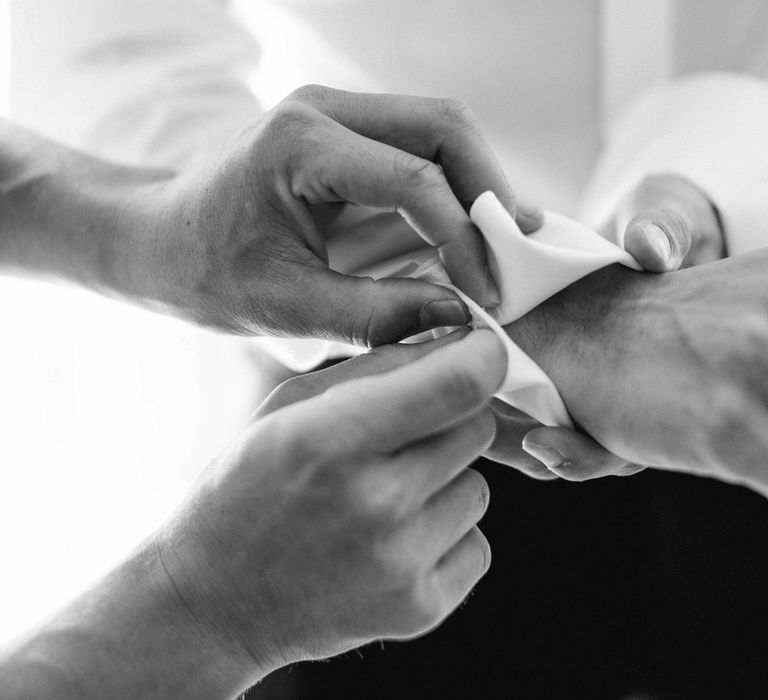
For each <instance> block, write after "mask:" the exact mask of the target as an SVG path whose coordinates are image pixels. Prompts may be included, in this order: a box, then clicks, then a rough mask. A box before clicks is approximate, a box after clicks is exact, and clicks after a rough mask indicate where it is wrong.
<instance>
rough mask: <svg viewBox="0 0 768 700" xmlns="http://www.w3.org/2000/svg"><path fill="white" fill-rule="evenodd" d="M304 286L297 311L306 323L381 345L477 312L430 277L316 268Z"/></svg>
mask: <svg viewBox="0 0 768 700" xmlns="http://www.w3.org/2000/svg"><path fill="white" fill-rule="evenodd" d="M301 287H302V302H303V305H302V308H301V309H300V310H298V311H297V314H296V316H301V317H302V321H301V322H302V324H303V325H302V326H301V327H303V328H307V329H308V332H309V334H311V335H316V336H318V337H322V336H326V337H328V336H329V335H331V336H332V337H333V338H334V339H336V340H341V341H343V342H347V343H352V344H354V345H364V346H367V347H375V346H377V345H382V344H385V343H392V342H395V341H398V340H402V339H403V338H407V337H409V336H412V335H415V334H417V333H420V332H422V331H426V330H431V329H433V328H442V327H445V326H463V325H465V324H467V323H468V322H469V321H470V318H471V317H470V315H469V312H468V310H467V307H466V306H465V304H464V302H462V301H461V300H460V299H459V298H458V297H457V296H456V295H455V294H454V293H453V292H452V291H450V290H449V289H446V288H445V287H443V286H440V285H435V284H431V283H429V282H426V281H424V280H416V279H399V278H398V279H380V280H373V279H371V278H369V277H354V276H351V275H342V274H339V273H338V272H334V271H333V270H329V269H320V268H315V269H313V270H312V272H311V273H309V274H305V275H304V277H303V279H302V284H301ZM329 329H331V331H330V332H329Z"/></svg>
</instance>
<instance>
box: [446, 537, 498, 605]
mask: <svg viewBox="0 0 768 700" xmlns="http://www.w3.org/2000/svg"><path fill="white" fill-rule="evenodd" d="M490 566H491V546H490V544H489V543H488V540H487V539H486V537H485V535H484V534H483V533H482V532H481V531H480V528H479V527H477V526H475V527H473V528H472V529H471V530H470V531H469V532H468V533H467V534H466V535H464V537H462V538H461V539H460V540H459V541H458V542H457V543H456V544H455V545H454V546H453V548H452V549H450V550H449V551H448V553H447V554H446V555H445V556H444V557H443V558H442V559H441V560H440V562H439V563H438V565H437V567H436V568H435V578H436V581H437V586H438V589H439V590H440V591H441V592H442V594H443V600H444V605H445V614H446V615H447V614H448V613H450V612H451V611H452V610H454V609H455V608H456V607H457V606H458V605H459V604H460V603H461V602H462V601H463V600H464V598H466V597H467V595H468V594H469V592H470V591H471V590H472V588H474V586H475V584H476V583H477V582H478V581H479V580H480V579H481V578H482V577H483V576H484V575H485V574H486V573H487V571H488V569H489V568H490Z"/></svg>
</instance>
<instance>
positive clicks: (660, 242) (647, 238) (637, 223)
mask: <svg viewBox="0 0 768 700" xmlns="http://www.w3.org/2000/svg"><path fill="white" fill-rule="evenodd" d="M624 247H625V248H626V250H627V251H628V252H630V253H631V254H632V255H633V256H634V258H635V259H636V260H637V262H639V263H640V264H641V265H642V266H643V268H644V269H645V270H647V271H648V272H670V271H672V270H677V269H678V268H679V267H680V265H681V264H682V262H683V259H684V258H685V256H686V255H687V254H688V250H689V249H690V247H691V232H690V229H689V227H688V225H687V224H686V221H685V219H684V218H683V216H682V215H681V214H679V213H678V212H676V211H674V210H672V209H667V208H659V209H648V210H645V211H643V212H641V213H640V214H637V215H636V216H635V217H634V218H633V219H632V220H631V221H630V222H629V224H628V225H627V230H626V232H625V234H624Z"/></svg>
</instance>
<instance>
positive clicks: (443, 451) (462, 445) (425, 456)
mask: <svg viewBox="0 0 768 700" xmlns="http://www.w3.org/2000/svg"><path fill="white" fill-rule="evenodd" d="M495 431H496V426H495V422H494V420H493V416H492V414H491V412H490V410H485V411H483V412H481V413H480V414H478V415H476V416H473V417H472V418H470V419H468V420H466V421H464V422H463V423H461V424H459V425H458V426H454V427H453V428H450V429H449V430H447V431H445V432H444V433H441V434H440V435H436V436H435V437H432V438H428V439H427V440H423V441H421V442H419V443H416V444H415V445H413V446H410V447H408V448H406V449H405V450H403V451H402V452H401V453H399V454H398V455H397V457H395V458H394V459H393V460H392V461H391V462H390V465H389V466H388V467H387V468H386V470H387V471H389V472H390V473H395V474H397V475H398V477H399V478H398V481H399V482H400V483H405V484H407V485H408V486H407V488H408V494H406V495H405V496H404V497H405V498H406V499H407V500H408V507H409V508H411V509H415V508H420V507H421V506H422V505H423V503H424V501H426V500H427V499H429V498H430V497H432V496H433V495H435V494H436V493H437V492H439V491H440V490H441V489H443V488H444V487H446V485H447V484H450V483H453V482H454V481H455V479H456V478H457V476H458V475H459V474H461V473H463V472H464V471H466V468H467V466H468V465H470V464H471V463H472V462H474V461H475V460H476V459H477V458H478V457H479V456H480V455H481V454H482V453H483V451H484V450H485V449H486V448H487V447H488V445H490V444H491V442H492V441H493V436H494V434H495ZM478 476H479V474H478ZM457 539H458V538H457ZM446 548H447V546H446Z"/></svg>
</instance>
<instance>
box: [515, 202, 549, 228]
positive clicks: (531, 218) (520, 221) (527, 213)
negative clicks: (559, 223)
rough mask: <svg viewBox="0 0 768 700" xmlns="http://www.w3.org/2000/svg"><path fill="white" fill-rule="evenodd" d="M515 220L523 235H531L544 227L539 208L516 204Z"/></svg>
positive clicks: (520, 203)
mask: <svg viewBox="0 0 768 700" xmlns="http://www.w3.org/2000/svg"><path fill="white" fill-rule="evenodd" d="M515 219H516V220H517V225H518V226H519V227H520V230H521V231H522V232H523V233H526V234H528V233H533V232H534V231H538V230H539V229H540V228H541V227H542V226H543V225H544V211H543V210H542V209H541V208H540V207H534V206H531V205H530V204H523V203H522V202H518V203H517V213H516V215H515Z"/></svg>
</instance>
